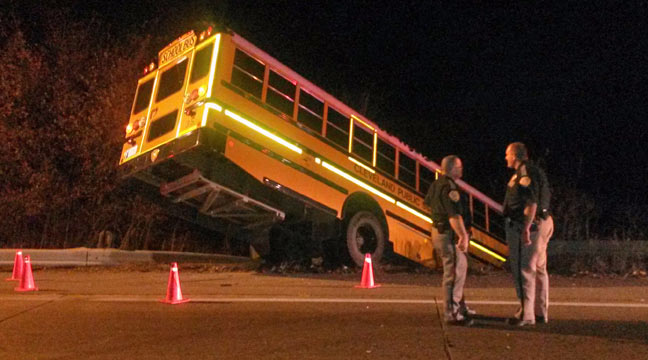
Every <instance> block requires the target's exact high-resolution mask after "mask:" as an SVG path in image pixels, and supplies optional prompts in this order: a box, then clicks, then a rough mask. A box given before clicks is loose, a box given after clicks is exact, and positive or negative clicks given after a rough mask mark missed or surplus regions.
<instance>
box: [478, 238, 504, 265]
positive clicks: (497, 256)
mask: <svg viewBox="0 0 648 360" xmlns="http://www.w3.org/2000/svg"><path fill="white" fill-rule="evenodd" d="M470 245H472V246H474V247H476V248H477V249H479V250H481V251H483V252H485V253H486V254H488V255H490V256H492V257H494V258H495V259H497V260H499V261H501V262H506V259H505V258H503V257H501V256H500V255H499V254H497V253H495V252H493V251H491V250H488V249H487V248H485V247H483V246H482V245H480V244H478V243H476V242H475V241H472V240H470Z"/></svg>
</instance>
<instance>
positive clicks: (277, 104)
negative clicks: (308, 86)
mask: <svg viewBox="0 0 648 360" xmlns="http://www.w3.org/2000/svg"><path fill="white" fill-rule="evenodd" d="M295 91H296V87H295V85H294V84H293V83H291V82H290V81H288V80H286V79H285V78H284V77H283V76H281V75H279V74H277V73H276V72H274V71H272V70H271V71H270V78H269V79H268V94H267V95H266V103H268V105H271V106H272V107H274V108H275V109H277V110H279V111H281V112H282V113H284V114H286V115H288V116H291V117H292V115H293V106H294V102H295V100H294V99H293V98H294V97H295Z"/></svg>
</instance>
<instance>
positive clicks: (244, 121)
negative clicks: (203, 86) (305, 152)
mask: <svg viewBox="0 0 648 360" xmlns="http://www.w3.org/2000/svg"><path fill="white" fill-rule="evenodd" d="M225 115H227V116H229V117H230V118H232V119H234V120H236V121H238V122H240V123H241V124H243V125H245V126H247V127H249V128H250V129H252V130H254V131H256V132H258V133H260V134H262V135H264V136H266V137H268V138H270V139H272V140H274V141H275V142H277V143H279V144H281V145H283V146H285V147H287V148H289V149H290V150H292V151H294V152H296V153H298V154H301V153H302V149H300V148H299V147H297V146H295V145H293V144H291V143H289V142H288V141H286V140H284V139H282V138H280V137H279V136H277V135H275V134H273V133H271V132H269V131H268V130H266V129H264V128H262V127H260V126H258V125H257V124H255V123H253V122H251V121H249V120H247V119H244V118H243V117H241V116H240V115H238V114H235V113H233V112H231V111H229V110H225Z"/></svg>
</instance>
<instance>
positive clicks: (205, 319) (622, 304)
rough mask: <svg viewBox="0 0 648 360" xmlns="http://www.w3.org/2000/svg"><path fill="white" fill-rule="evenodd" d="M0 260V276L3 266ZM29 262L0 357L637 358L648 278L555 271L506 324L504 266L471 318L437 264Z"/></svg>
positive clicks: (470, 289)
mask: <svg viewBox="0 0 648 360" xmlns="http://www.w3.org/2000/svg"><path fill="white" fill-rule="evenodd" d="M8 270H9V269H6V271H4V272H3V271H0V279H5V278H7V277H9V276H10V275H11V274H10V272H9V271H8ZM144 270H145V271H142V269H124V268H122V269H104V268H94V269H93V268H81V269H45V268H41V269H36V270H35V271H34V279H35V282H36V285H37V286H38V287H39V291H37V292H34V293H17V292H14V290H13V289H14V287H15V286H16V282H9V281H4V280H0V281H2V282H0V359H77V358H79V359H80V358H83V359H132V358H137V359H162V358H163V359H502V358H509V357H511V358H516V359H561V358H563V359H609V358H619V359H646V358H647V357H648V279H645V278H640V279H632V278H630V279H592V278H566V277H552V285H553V287H552V292H551V294H550V297H551V301H552V304H553V305H552V307H551V313H550V314H551V315H550V317H551V321H550V323H549V324H546V325H536V326H535V327H533V328H515V327H512V326H510V325H507V324H506V323H505V318H506V317H507V316H510V315H511V314H512V313H513V312H514V311H515V309H516V305H515V301H514V297H515V294H514V291H513V289H512V288H510V286H509V285H510V283H511V280H510V278H509V276H508V274H492V275H478V276H476V275H472V276H470V277H469V279H468V283H467V289H466V297H467V299H468V300H469V302H471V306H472V307H473V308H475V309H476V310H477V311H478V312H479V314H480V315H479V317H478V318H477V319H476V321H475V324H474V325H473V326H472V327H459V326H449V325H447V324H444V323H442V322H441V321H440V318H439V315H438V314H439V309H440V305H441V304H440V302H437V301H436V298H437V296H439V295H440V292H439V290H440V289H439V286H438V285H439V284H440V276H439V275H420V274H385V273H381V272H377V273H376V280H377V282H378V283H380V284H381V285H382V286H381V287H379V288H376V289H357V288H355V287H354V286H355V285H357V284H358V282H359V275H360V274H359V273H358V274H318V275H293V276H279V275H270V274H259V273H254V272H213V271H205V270H204V269H202V268H194V269H183V267H182V264H181V265H180V280H181V285H182V291H183V293H184V295H185V298H189V299H191V301H190V302H189V303H186V304H181V305H167V304H162V303H160V302H159V300H160V299H163V298H164V297H165V293H166V288H167V279H168V274H169V271H168V269H164V268H163V267H160V266H157V267H152V268H149V269H144Z"/></svg>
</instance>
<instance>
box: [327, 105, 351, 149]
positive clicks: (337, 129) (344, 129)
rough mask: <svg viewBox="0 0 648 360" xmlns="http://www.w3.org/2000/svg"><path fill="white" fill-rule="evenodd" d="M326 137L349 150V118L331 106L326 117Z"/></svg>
mask: <svg viewBox="0 0 648 360" xmlns="http://www.w3.org/2000/svg"><path fill="white" fill-rule="evenodd" d="M326 137H327V138H328V139H329V140H331V141H333V142H334V143H336V144H337V145H339V146H341V147H342V148H343V149H345V150H348V147H349V118H348V117H346V116H344V115H342V114H340V113H339V112H337V111H336V110H335V109H333V108H331V107H329V108H328V115H327V117H326Z"/></svg>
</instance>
